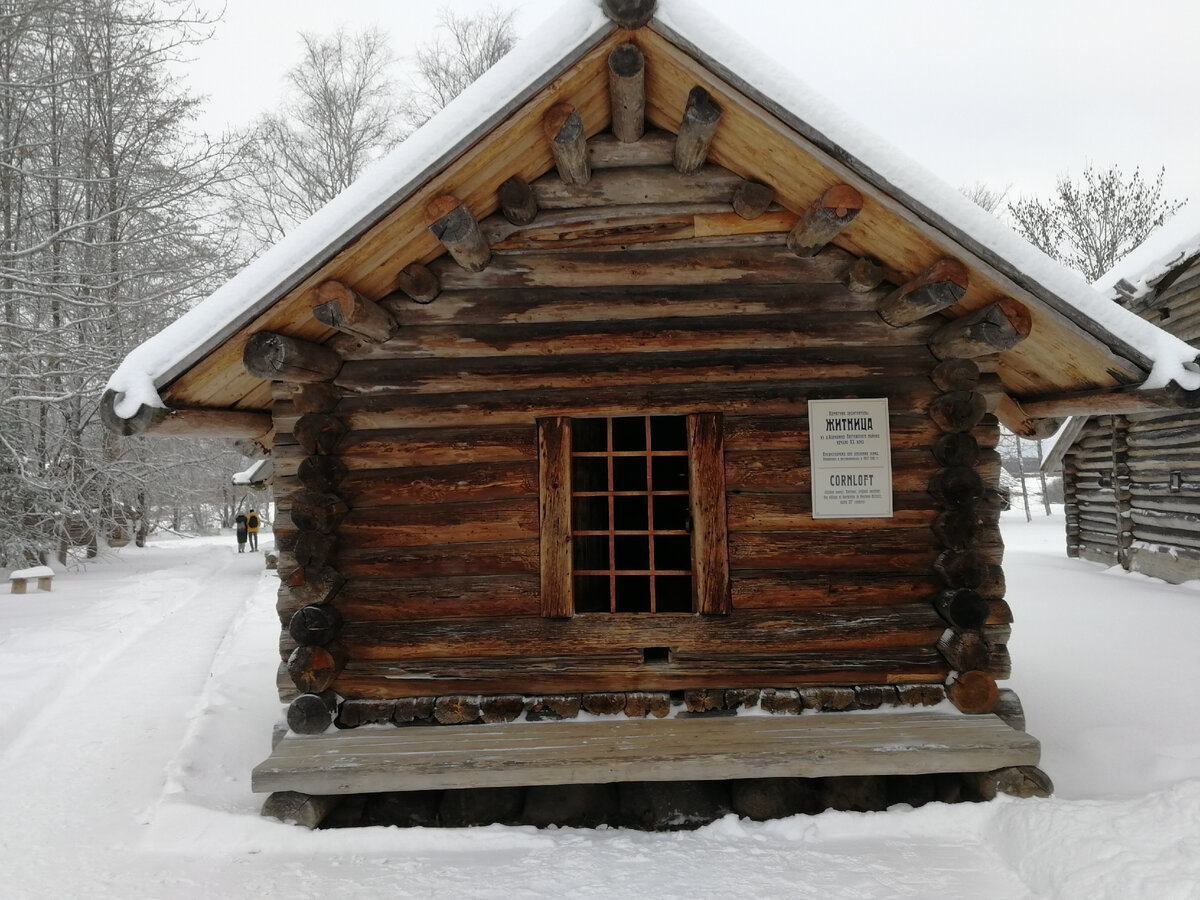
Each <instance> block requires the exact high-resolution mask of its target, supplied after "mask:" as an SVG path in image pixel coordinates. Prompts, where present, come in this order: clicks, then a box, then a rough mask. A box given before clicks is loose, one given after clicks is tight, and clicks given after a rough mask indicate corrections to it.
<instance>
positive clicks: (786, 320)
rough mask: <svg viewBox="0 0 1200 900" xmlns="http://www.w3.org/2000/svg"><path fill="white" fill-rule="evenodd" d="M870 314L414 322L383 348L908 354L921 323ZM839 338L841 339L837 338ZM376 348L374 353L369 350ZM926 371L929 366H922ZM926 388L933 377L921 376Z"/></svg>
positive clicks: (483, 353) (484, 352)
mask: <svg viewBox="0 0 1200 900" xmlns="http://www.w3.org/2000/svg"><path fill="white" fill-rule="evenodd" d="M873 318H874V317H873V316H870V314H863V313H854V312H841V311H836V312H835V311H828V312H825V313H812V314H810V315H807V316H805V317H804V318H803V319H798V318H794V317H790V316H748V317H746V318H745V319H740V320H733V321H730V320H729V319H724V318H700V317H697V318H694V319H687V320H682V321H681V320H678V319H641V320H638V321H636V322H633V323H626V322H592V323H588V324H587V325H586V327H581V326H580V324H578V323H567V322H562V323H560V322H548V323H541V324H536V325H532V324H531V325H516V324H514V325H504V326H495V325H493V326H490V327H489V326H478V325H467V326H462V327H456V328H439V327H414V328H408V329H405V330H403V331H402V332H400V333H399V334H398V335H397V336H396V337H395V338H393V339H392V340H391V342H389V344H388V355H389V356H390V355H396V354H402V355H411V356H420V357H433V356H436V357H439V358H446V359H450V358H454V359H461V358H470V357H496V356H536V355H542V356H574V355H595V354H605V353H638V352H642V353H649V352H655V351H658V352H676V353H682V352H696V351H700V350H706V351H715V350H780V349H818V348H836V347H847V346H849V347H859V348H871V349H875V348H876V347H880V346H889V345H890V346H893V347H907V348H910V349H911V352H912V353H913V355H914V357H915V358H918V359H924V358H926V356H925V353H926V351H925V350H923V349H918V348H920V346H921V344H923V343H924V340H923V339H924V338H925V337H926V336H927V335H928V333H929V331H928V328H927V327H922V326H909V327H908V328H889V327H888V326H887V325H884V324H883V323H882V322H880V321H879V320H878V319H877V318H875V319H874V321H872V319H873ZM839 338H840V339H839ZM372 355H373V356H379V355H380V354H372ZM926 371H928V370H926ZM925 381H926V384H927V385H928V389H929V392H930V393H933V392H934V389H933V385H932V383H930V382H929V381H928V378H927V377H926V378H925Z"/></svg>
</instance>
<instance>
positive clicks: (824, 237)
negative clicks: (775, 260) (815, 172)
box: [787, 184, 863, 256]
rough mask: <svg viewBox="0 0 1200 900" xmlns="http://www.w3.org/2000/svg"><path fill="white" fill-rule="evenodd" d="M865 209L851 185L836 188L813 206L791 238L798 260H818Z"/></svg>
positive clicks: (791, 245)
mask: <svg viewBox="0 0 1200 900" xmlns="http://www.w3.org/2000/svg"><path fill="white" fill-rule="evenodd" d="M862 208H863V198H862V194H860V193H859V192H858V191H857V190H855V189H854V188H852V187H851V186H850V185H848V184H836V185H834V186H833V187H831V188H830V189H829V190H827V191H826V192H825V193H824V194H822V195H821V197H820V199H818V200H816V201H814V202H813V204H812V205H811V206H809V208H808V209H806V210H805V211H804V213H803V214H802V215H801V216H800V220H799V221H798V222H797V223H796V225H795V227H794V228H792V230H791V232H790V233H789V234H788V236H787V247H788V249H789V250H791V251H792V252H793V253H795V254H796V255H797V256H816V255H817V254H818V253H820V252H821V249H822V248H823V247H825V245H826V244H828V243H829V242H830V241H831V240H833V239H834V237H836V236H837V234H838V232H840V231H841V230H842V229H843V228H845V227H847V226H848V225H849V224H850V223H851V222H853V221H854V220H855V219H856V218H857V217H858V214H859V213H860V212H862Z"/></svg>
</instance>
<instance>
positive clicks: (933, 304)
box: [877, 259, 970, 358]
mask: <svg viewBox="0 0 1200 900" xmlns="http://www.w3.org/2000/svg"><path fill="white" fill-rule="evenodd" d="M969 283H970V275H969V273H968V271H967V267H966V266H964V265H963V264H962V263H960V262H959V261H958V260H957V259H939V260H938V261H937V262H935V263H934V264H933V265H932V266H930V267H929V268H928V269H926V270H925V271H924V272H922V273H921V274H920V275H918V276H917V277H916V278H914V279H912V280H911V281H908V282H906V283H905V284H904V285H902V286H901V287H899V288H897V289H896V290H894V291H892V293H890V294H888V295H887V296H886V297H884V298H883V299H882V300H880V301H879V306H878V307H877V309H878V312H879V317H880V318H881V319H883V321H885V322H887V323H888V324H889V325H892V326H895V327H897V328H898V327H900V326H901V325H911V324H912V323H913V322H916V321H917V320H919V319H923V318H925V317H926V316H931V315H933V314H934V313H937V312H941V311H942V310H943V309H946V308H947V307H950V306H953V305H954V304H955V303H957V302H958V301H959V300H961V299H962V298H963V295H964V294H965V293H966V292H967V287H968V285H969ZM942 358H944V357H942Z"/></svg>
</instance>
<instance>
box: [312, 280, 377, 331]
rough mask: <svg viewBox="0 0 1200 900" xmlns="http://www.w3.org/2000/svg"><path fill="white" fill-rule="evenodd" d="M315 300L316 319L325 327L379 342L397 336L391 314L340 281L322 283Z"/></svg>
mask: <svg viewBox="0 0 1200 900" xmlns="http://www.w3.org/2000/svg"><path fill="white" fill-rule="evenodd" d="M311 299H312V303H313V318H314V319H316V320H317V321H318V322H320V323H321V324H322V325H327V326H329V327H330V328H336V329H337V330H338V331H341V332H344V333H346V334H349V335H352V336H353V337H356V338H359V339H361V340H365V341H372V342H375V343H382V342H383V341H386V340H387V339H388V338H390V337H391V336H392V335H393V334H395V333H396V321H395V319H393V318H392V314H391V313H389V312H388V311H387V310H386V309H384V308H383V307H382V306H380V305H379V304H377V303H375V302H374V301H372V300H368V299H367V298H366V297H363V296H362V295H361V294H359V293H357V292H356V291H354V290H352V289H351V288H349V287H347V286H346V285H344V284H342V283H341V282H340V281H332V280H331V281H323V282H321V283H320V284H319V285H317V287H316V288H314V289H313V291H312V296H311Z"/></svg>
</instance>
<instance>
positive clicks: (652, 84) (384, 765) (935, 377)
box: [106, 2, 1186, 810]
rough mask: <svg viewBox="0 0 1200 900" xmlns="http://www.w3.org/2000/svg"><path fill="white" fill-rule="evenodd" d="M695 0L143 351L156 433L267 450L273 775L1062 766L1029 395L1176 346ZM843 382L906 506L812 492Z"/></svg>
mask: <svg viewBox="0 0 1200 900" xmlns="http://www.w3.org/2000/svg"><path fill="white" fill-rule="evenodd" d="M662 5H663V7H664V8H665V9H664V10H663V11H657V10H656V9H655V4H653V3H647V2H627V3H617V2H606V3H605V4H604V9H603V11H602V10H601V9H600V8H599V7H597V6H595V5H593V4H592V3H584V2H580V3H573V4H569V5H568V6H567V8H566V9H565V10H564V11H563V12H562V13H560V17H559V18H558V19H556V20H555V23H553V24H551V25H549V26H547V28H546V30H545V31H543V32H542V33H541V35H540V36H536V37H534V38H532V39H530V41H529V42H527V43H526V44H525V45H523V47H522V48H518V50H517V51H514V54H513V55H511V56H510V57H509V58H507V59H506V60H504V61H503V62H501V63H500V64H499V65H498V66H497V67H496V68H495V69H493V70H492V71H491V72H490V73H488V75H487V76H485V77H484V78H483V79H481V81H480V82H479V83H477V84H476V85H475V86H474V87H473V88H472V89H471V90H470V91H469V92H468V93H467V94H464V96H463V98H462V100H461V101H459V102H457V103H456V104H454V105H452V106H451V107H450V108H449V109H448V110H447V111H446V113H444V114H443V115H442V116H440V117H439V118H437V119H435V120H434V121H433V122H431V123H430V125H429V126H427V127H426V128H425V129H423V130H422V131H421V132H420V133H418V134H417V135H415V136H414V137H413V138H411V139H410V140H409V141H408V142H406V143H405V144H404V145H403V146H402V147H401V148H400V149H399V150H398V151H397V152H396V154H394V155H393V156H392V157H391V158H390V160H389V161H388V163H387V164H385V166H384V167H383V168H382V169H381V172H380V173H377V174H376V175H375V176H374V180H369V181H367V182H365V183H364V182H360V183H359V184H358V185H356V186H354V187H352V188H351V189H350V190H349V191H347V192H346V194H344V195H342V197H340V198H338V199H337V200H335V201H334V202H333V203H332V204H330V206H329V207H328V208H327V209H326V210H325V211H323V212H322V213H320V214H318V216H316V217H315V218H314V219H313V220H312V221H311V222H310V223H308V226H306V227H305V228H304V229H301V230H300V231H298V232H297V233H296V234H295V235H293V236H291V237H289V238H288V239H286V240H285V241H284V242H283V243H282V244H281V245H280V246H279V247H277V248H276V249H275V250H274V251H272V252H271V253H269V254H267V255H266V256H265V257H263V259H261V260H259V261H258V262H257V263H256V264H255V265H254V266H252V267H251V268H250V269H249V270H247V272H245V273H243V275H241V276H239V277H238V278H237V279H235V280H234V281H233V282H231V283H230V284H229V285H227V286H226V288H224V289H222V291H220V292H218V294H217V295H214V297H213V298H212V299H211V300H210V301H209V302H208V303H207V304H206V305H205V306H204V307H201V309H200V310H199V311H198V312H197V314H196V315H197V316H198V318H196V319H194V320H193V322H192V324H190V325H189V323H188V322H187V320H186V319H185V320H183V322H184V324H183V325H182V326H181V327H182V331H181V329H180V327H174V328H173V329H168V330H167V331H166V332H164V334H163V335H162V336H161V339H160V340H159V341H158V342H157V343H156V342H151V345H147V346H146V347H144V348H142V349H141V350H140V351H138V352H135V354H133V355H132V356H131V357H130V359H129V360H128V361H127V366H126V367H123V370H122V371H120V372H118V373H117V375H116V376H114V379H113V382H112V383H111V387H112V390H111V391H110V393H109V395H108V396H107V397H106V410H107V414H108V417H109V421H110V422H111V424H112V427H113V428H115V429H117V430H119V431H121V432H122V433H126V434H130V433H137V432H140V431H146V432H149V433H154V432H163V433H186V432H193V433H203V434H227V435H229V436H232V437H237V438H240V439H242V440H244V441H245V440H249V441H252V442H255V443H257V444H259V445H261V446H262V447H263V448H264V449H266V450H269V452H270V453H271V455H272V457H273V459H274V470H275V478H274V484H275V489H276V493H277V497H278V499H279V505H280V511H279V515H278V518H277V526H276V540H277V542H278V546H279V549H280V551H281V553H280V575H281V586H280V590H279V605H278V609H279V614H280V621H281V625H282V636H281V640H280V647H279V650H280V657H281V667H280V677H279V688H280V696H281V699H282V701H283V702H284V703H286V704H288V707H287V722H288V725H289V730H288V733H287V735H286V737H284V738H283V739H282V740H281V741H279V742H278V744H277V746H276V748H275V750H274V751H273V752H272V754H271V755H270V757H269V758H268V759H267V760H266V761H265V762H264V763H263V764H262V765H261V766H259V767H258V769H256V771H255V775H254V787H255V789H256V790H262V791H273V792H276V794H275V795H274V796H275V797H277V798H279V797H284V798H292V799H293V800H294V798H296V797H297V796H299V797H301V798H303V803H307V804H309V806H308V807H307V808H310V809H311V808H314V807H313V804H314V803H315V804H316V805H317V806H320V804H319V803H317V801H315V800H313V799H312V798H314V797H315V798H322V797H329V796H336V795H342V794H347V793H363V792H379V791H406V790H414V789H425V788H462V787H479V786H505V785H555V784H565V783H604V782H656V781H670V780H674V779H713V780H715V779H746V778H763V777H775V776H793V777H817V776H839V775H911V774H914V773H933V772H958V773H962V772H968V773H984V772H991V773H1000V774H995V775H994V776H991V783H992V784H993V790H994V785H995V784H999V783H1003V784H1006V785H1008V786H1009V787H1010V788H1013V789H1017V790H1021V789H1025V790H1028V789H1029V788H1028V785H1029V784H1033V785H1035V787H1036V788H1037V789H1043V790H1044V789H1045V784H1046V782H1045V779H1044V776H1041V774H1040V773H1038V772H1037V770H1036V769H1034V768H1033V766H1034V765H1035V764H1036V762H1037V760H1038V755H1039V751H1038V746H1037V742H1036V741H1035V740H1034V739H1032V738H1031V737H1030V736H1029V735H1027V734H1026V733H1025V732H1024V731H1023V727H1024V726H1023V717H1022V714H1021V711H1020V705H1019V702H1018V701H1017V699H1016V697H1015V696H1014V695H1013V694H1012V693H1011V692H1010V691H1005V690H1002V689H1001V688H1000V687H999V686H998V682H999V681H1002V680H1003V679H1005V678H1006V677H1008V674H1009V669H1010V661H1009V655H1008V652H1007V649H1006V645H1007V641H1008V635H1009V631H1010V622H1011V618H1012V616H1011V612H1010V608H1009V605H1008V603H1007V601H1006V599H1005V589H1004V575H1003V570H1002V567H1001V563H1002V557H1003V547H1002V544H1001V540H1000V534H999V530H998V524H997V523H998V514H999V504H998V494H997V491H996V487H997V481H998V474H999V458H998V456H997V454H996V451H995V449H994V448H995V445H996V441H997V437H998V424H997V416H999V417H1001V418H1003V419H1004V420H1005V421H1006V422H1007V423H1008V424H1009V425H1010V426H1011V427H1013V428H1015V429H1016V430H1018V431H1019V432H1021V433H1024V434H1040V433H1044V432H1045V431H1046V430H1047V429H1048V428H1049V429H1051V430H1052V429H1053V427H1054V425H1056V424H1057V423H1056V422H1053V421H1051V422H1048V421H1047V420H1048V419H1053V417H1057V416H1062V415H1067V414H1070V413H1072V412H1075V411H1076V409H1077V407H1078V405H1079V404H1080V403H1093V402H1095V399H1096V397H1097V396H1098V395H1104V396H1119V397H1125V398H1129V397H1134V396H1135V395H1134V394H1132V393H1130V391H1131V389H1132V388H1133V387H1134V386H1136V385H1137V384H1139V383H1140V382H1141V381H1143V380H1144V379H1145V377H1146V374H1147V372H1148V370H1149V368H1150V367H1151V365H1153V363H1154V359H1153V358H1152V355H1151V354H1150V353H1149V351H1148V350H1147V349H1146V348H1147V345H1148V343H1150V342H1146V341H1145V340H1144V338H1143V337H1142V336H1139V333H1138V329H1136V328H1133V329H1130V330H1129V331H1128V332H1126V330H1125V329H1121V330H1122V333H1123V335H1124V336H1122V337H1118V336H1117V335H1116V334H1114V331H1113V330H1112V329H1110V328H1108V327H1105V326H1103V325H1101V324H1099V323H1097V322H1096V321H1094V320H1093V319H1091V318H1090V317H1089V315H1088V313H1087V311H1086V309H1083V308H1081V307H1080V305H1079V304H1078V303H1076V302H1075V301H1074V299H1073V298H1072V297H1071V296H1070V293H1071V291H1070V290H1066V291H1064V290H1062V289H1061V288H1059V287H1056V285H1057V284H1059V280H1060V279H1061V278H1062V277H1063V276H1062V273H1058V272H1052V273H1050V276H1052V277H1047V274H1046V272H1045V271H1044V270H1043V271H1042V272H1040V273H1037V274H1036V276H1035V274H1033V273H1030V272H1028V271H1026V270H1025V268H1024V267H1023V264H1022V259H1023V254H1024V253H1026V252H1027V251H1026V250H1025V249H1024V245H1022V244H1021V243H1020V242H1019V241H1017V239H1016V238H1015V237H1013V236H1011V235H1005V234H998V233H997V232H996V231H995V230H994V228H993V227H992V226H991V225H989V224H988V222H989V220H988V219H987V218H986V217H985V215H984V214H982V213H980V212H978V211H975V210H974V208H973V207H972V206H971V204H970V203H969V202H968V201H966V200H963V199H961V198H958V197H957V194H956V193H955V192H953V191H951V190H949V189H944V188H943V187H941V186H936V185H935V186H934V187H933V188H928V187H927V185H926V184H925V181H924V180H923V178H922V179H918V181H917V182H915V183H914V181H913V179H912V178H911V177H909V176H908V175H906V174H905V173H904V171H901V170H900V169H897V170H896V172H897V173H899V174H897V175H895V177H893V176H891V175H889V174H888V169H887V166H888V165H891V163H890V162H889V160H891V159H892V157H891V156H890V155H888V154H884V155H882V156H877V157H872V158H868V156H869V155H870V154H869V152H868V151H869V150H870V148H871V146H873V145H871V143H870V142H868V141H852V142H851V143H852V144H853V146H848V145H846V144H845V143H839V142H838V140H835V139H834V137H832V136H831V133H830V132H829V131H823V130H822V127H823V126H822V125H821V122H822V121H823V120H822V115H824V113H822V111H821V109H820V107H819V104H814V105H813V107H812V108H811V109H810V108H808V106H806V104H807V103H809V102H810V98H807V97H806V95H803V94H800V93H796V92H795V91H793V90H792V87H791V82H790V80H789V79H788V78H787V77H786V76H782V75H779V74H778V73H774V72H772V71H771V70H768V69H765V68H762V67H761V66H760V65H759V64H755V67H754V71H752V72H751V73H750V75H749V76H743V75H739V74H738V71H737V69H738V67H737V65H736V64H735V63H736V62H737V60H739V59H741V60H745V59H751V58H752V56H753V55H752V53H750V52H749V51H746V50H744V49H743V50H742V51H741V55H740V56H739V54H737V53H733V54H732V55H731V56H728V57H727V59H729V60H732V62H727V61H724V59H723V57H722V56H721V55H720V54H719V53H718V50H722V51H724V52H726V53H729V52H730V51H729V49H728V48H729V45H730V42H729V41H728V38H727V36H725V35H714V34H711V33H709V32H707V31H706V30H705V28H704V27H702V24H696V22H698V21H699V16H698V15H697V14H695V13H694V12H692V11H691V10H690V8H689V7H688V6H686V5H685V4H683V3H672V4H666V3H664V4H662ZM751 77H752V79H751ZM472 103H473V104H474V105H472ZM917 194H920V196H917ZM1068 286H1070V285H1068ZM1129 318H1130V319H1131V320H1132V321H1133V322H1134V323H1137V324H1141V325H1143V326H1144V323H1138V320H1137V319H1136V317H1132V316H1131V317H1129ZM205 323H207V324H205ZM214 323H215V324H214ZM205 328H207V329H208V330H207V331H205V330H204V329H205ZM1145 328H1147V329H1148V326H1145ZM1149 331H1153V329H1149ZM184 332H186V333H187V338H186V340H185V341H182V342H181V340H180V337H179V335H180V334H182V333H184ZM1145 333H1147V332H1145V331H1143V332H1142V333H1141V334H1142V335H1144V334H1145ZM197 334H198V335H199V336H198V337H197ZM1185 349H1186V348H1185ZM139 367H141V371H146V372H148V376H149V377H151V378H152V379H153V381H154V388H155V389H156V390H157V391H158V392H159V394H160V396H161V397H162V400H163V401H164V402H165V404H166V406H167V407H168V409H166V410H164V409H160V408H157V407H155V406H154V405H153V403H143V404H142V405H140V406H138V404H137V401H136V398H137V397H138V396H139V395H138V392H137V390H136V389H135V387H134V385H135V383H136V379H134V380H132V381H131V380H129V372H131V371H136V370H138V369H139ZM1166 393H1167V392H1163V391H1160V392H1159V393H1158V395H1156V396H1159V395H1162V396H1165V395H1166ZM131 397H132V398H134V400H133V401H132V406H133V407H134V408H133V409H129V408H128V407H129V406H130V405H131V401H130V398H131ZM1135 399H1139V400H1140V398H1135ZM814 400H842V401H851V402H850V403H849V404H848V406H849V408H853V407H854V406H855V405H856V404H855V402H854V401H859V400H867V401H882V400H886V402H887V409H888V416H887V418H888V421H887V423H886V426H887V427H886V428H881V427H880V426H879V425H876V426H874V427H875V430H876V431H877V432H882V434H884V435H885V436H888V437H890V459H889V460H888V462H889V463H890V469H891V476H890V484H888V485H887V490H886V491H885V492H884V493H885V498H884V499H887V500H889V501H890V502H889V503H888V504H887V505H888V506H889V507H890V509H889V511H888V513H877V514H875V515H873V516H871V517H858V516H850V515H847V516H846V517H844V518H825V517H819V516H815V515H814V509H813V501H812V496H813V484H812V478H813V469H812V466H811V465H810V447H809V440H810V434H812V433H813V428H814V425H815V424H816V423H814V422H811V421H810V419H809V403H810V401H814ZM886 495H890V496H886ZM947 698H948V702H945V701H946V700H947ZM955 707H956V708H957V709H956V708H955ZM897 710H901V711H903V712H902V714H897V712H896V711H897ZM747 711H751V712H753V713H755V714H752V715H746V714H745V713H746V712H747ZM818 711H819V712H823V713H827V714H828V715H814V714H813V713H814V712H818ZM848 711H856V714H855V715H844V714H842V713H846V712H848ZM760 713H769V714H772V715H763V714H760ZM801 713H803V714H801ZM583 714H590V715H583ZM798 714H800V715H798ZM334 723H336V725H337V726H338V727H337V728H336V729H335V728H332V727H331V725H332V724H334ZM414 725H429V726H433V725H437V726H440V727H413V726H414ZM366 726H383V727H366ZM1021 784H1024V785H1026V787H1025V788H1021V787H1019V785H1021ZM1014 786H1018V787H1014ZM278 802H280V803H283V802H285V801H283V800H280V801H278ZM290 808H292V809H293V810H294V807H290Z"/></svg>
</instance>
